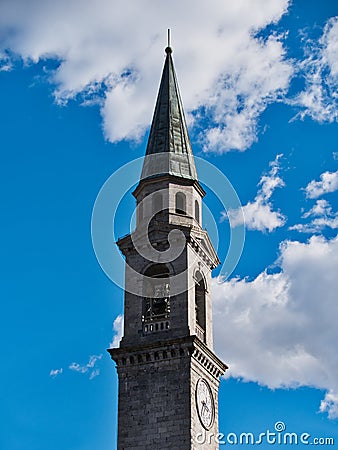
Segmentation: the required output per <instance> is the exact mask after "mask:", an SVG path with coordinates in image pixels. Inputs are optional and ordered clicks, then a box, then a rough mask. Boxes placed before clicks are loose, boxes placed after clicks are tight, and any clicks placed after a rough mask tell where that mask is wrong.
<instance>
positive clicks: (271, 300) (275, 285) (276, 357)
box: [213, 236, 338, 418]
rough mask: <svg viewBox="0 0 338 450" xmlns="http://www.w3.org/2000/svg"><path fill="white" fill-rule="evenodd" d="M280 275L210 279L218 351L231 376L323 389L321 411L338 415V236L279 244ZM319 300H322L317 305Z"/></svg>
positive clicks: (265, 383)
mask: <svg viewBox="0 0 338 450" xmlns="http://www.w3.org/2000/svg"><path fill="white" fill-rule="evenodd" d="M280 250H281V256H280V259H279V261H278V262H279V265H280V268H281V272H280V273H275V274H268V273H267V272H263V273H261V274H260V275H258V276H257V278H255V279H254V280H252V281H249V280H247V279H232V280H230V281H225V282H222V280H218V282H217V280H214V281H215V282H214V286H213V303H214V328H215V348H216V352H217V353H218V354H219V356H220V357H221V358H222V359H223V360H224V361H225V362H227V363H229V366H230V370H229V371H228V376H232V377H239V378H242V379H244V380H246V381H254V382H258V383H259V384H261V385H266V386H268V387H270V388H272V389H274V388H283V387H298V386H312V387H317V388H319V389H325V390H327V391H328V394H327V395H326V397H325V399H324V400H323V402H322V404H321V411H327V412H328V414H329V416H330V417H332V418H334V417H337V411H338V406H337V405H338V401H337V399H338V397H337V396H338V379H337V373H338V357H337V356H338V355H337V342H338V328H337V324H336V318H337V316H338V302H337V296H336V293H337V291H338V278H337V269H338V238H335V239H332V240H326V239H324V238H323V237H319V236H317V237H314V236H313V237H312V238H311V239H310V240H309V241H308V242H307V243H300V242H297V241H286V242H284V243H282V245H281V248H280ZM319 300H320V301H319Z"/></svg>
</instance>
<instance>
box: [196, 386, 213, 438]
mask: <svg viewBox="0 0 338 450" xmlns="http://www.w3.org/2000/svg"><path fill="white" fill-rule="evenodd" d="M196 406H197V412H198V416H199V418H200V421H201V423H202V425H203V427H204V428H206V429H207V430H209V429H210V428H211V426H212V424H213V422H214V417H215V405H214V399H213V397H212V392H211V389H210V386H209V384H208V383H207V381H206V380H204V379H203V378H200V379H199V380H198V382H197V386H196Z"/></svg>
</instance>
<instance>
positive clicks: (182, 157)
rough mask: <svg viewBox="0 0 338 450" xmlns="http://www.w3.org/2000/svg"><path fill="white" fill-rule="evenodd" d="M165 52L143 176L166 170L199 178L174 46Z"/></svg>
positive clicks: (182, 176)
mask: <svg viewBox="0 0 338 450" xmlns="http://www.w3.org/2000/svg"><path fill="white" fill-rule="evenodd" d="M165 52H166V59H165V63H164V67H163V73H162V79H161V84H160V89H159V92H158V96H157V101H156V106H155V112H154V116H153V121H152V125H151V129H150V135H149V140H148V145H147V150H146V157H145V161H144V165H143V169H142V175H141V179H145V178H150V177H155V176H161V175H166V174H167V175H174V176H177V177H181V178H187V179H191V180H197V173H196V167H195V162H194V157H193V153H192V149H191V144H190V139H189V135H188V129H187V124H186V120H185V116H184V110H183V105H182V100H181V96H180V92H179V87H178V83H177V78H176V74H175V69H174V64H173V59H172V56H171V55H172V49H171V47H167V48H166V49H165Z"/></svg>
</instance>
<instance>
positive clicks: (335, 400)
mask: <svg viewBox="0 0 338 450" xmlns="http://www.w3.org/2000/svg"><path fill="white" fill-rule="evenodd" d="M319 409H320V411H321V412H327V413H328V416H329V418H330V419H336V418H337V417H338V395H337V394H335V393H334V392H333V391H329V392H327V393H326V394H325V397H324V400H322V401H321V403H320V408H319Z"/></svg>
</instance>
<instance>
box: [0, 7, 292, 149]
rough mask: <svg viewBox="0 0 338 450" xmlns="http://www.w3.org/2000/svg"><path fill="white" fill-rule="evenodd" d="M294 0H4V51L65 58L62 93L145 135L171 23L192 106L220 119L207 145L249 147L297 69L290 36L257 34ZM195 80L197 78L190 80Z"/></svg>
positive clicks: (0, 11) (0, 26) (58, 75)
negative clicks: (288, 53)
mask: <svg viewBox="0 0 338 450" xmlns="http://www.w3.org/2000/svg"><path fill="white" fill-rule="evenodd" d="M288 6H289V0H269V1H266V0H239V1H236V2H224V1H222V0H210V1H208V2H196V1H195V0H187V1H185V2H181V1H179V0H172V2H171V3H170V8H168V7H167V5H166V4H164V3H163V2H151V3H150V2H149V1H147V0H139V1H137V2H135V1H131V0H125V1H122V0H83V1H82V2H81V3H79V2H78V1H77V0H59V1H54V0H34V1H33V0H31V1H27V0H2V2H1V4H0V32H1V36H2V49H1V48H0V51H3V50H4V49H9V50H10V51H11V52H14V53H15V54H17V55H20V56H22V58H24V60H25V62H26V63H36V62H37V61H40V60H44V59H48V58H57V59H58V60H59V61H60V64H59V66H58V67H57V68H56V69H55V71H54V72H52V73H50V79H51V81H52V82H53V83H55V84H56V89H55V96H56V98H57V100H58V101H60V102H61V103H62V102H65V101H67V99H69V98H73V97H76V96H77V95H78V94H81V96H82V97H83V96H84V98H86V97H87V98H89V99H92V98H93V95H94V96H95V95H96V96H97V98H98V99H99V101H100V105H101V114H102V119H103V127H104V132H105V135H106V137H107V138H108V139H109V140H110V141H112V142H115V141H119V140H123V139H131V138H134V139H137V138H139V137H140V136H141V135H142V134H143V133H144V131H145V129H146V127H148V126H149V124H150V120H151V114H152V110H153V105H154V102H155V97H156V90H157V86H158V82H159V77H160V71H161V67H160V66H161V52H162V48H163V47H164V44H165V31H166V29H167V27H168V26H170V27H171V28H172V42H173V44H174V47H175V46H176V47H177V52H175V55H174V56H175V62H176V66H177V71H178V75H179V80H180V84H181V88H182V93H183V97H184V103H185V107H186V109H187V111H190V112H192V111H195V113H196V115H195V120H196V122H197V123H198V117H201V118H202V119H203V118H204V116H205V115H206V116H207V117H208V118H209V119H210V120H211V121H212V123H213V125H212V126H211V127H210V128H209V129H208V130H207V134H206V138H205V142H204V144H205V148H206V149H207V150H208V151H209V150H210V151H218V152H224V151H227V150H229V149H231V148H234V149H238V150H245V149H246V148H248V147H249V146H250V145H251V144H252V142H253V141H254V140H256V134H257V121H258V119H259V116H260V114H261V113H262V112H263V111H264V109H265V108H266V107H267V105H268V104H269V103H271V102H273V101H275V100H276V99H277V98H279V97H280V96H281V95H282V94H283V93H284V92H285V91H286V90H287V88H288V85H289V81H290V77H291V75H292V72H293V67H292V63H291V62H289V61H287V60H286V58H285V50H284V48H283V44H282V37H280V36H277V35H275V34H270V35H269V36H267V38H266V39H265V40H262V39H260V38H257V37H255V36H256V35H257V32H259V31H260V30H262V29H264V28H265V27H266V26H267V25H269V24H272V23H277V22H278V21H279V20H280V18H281V16H282V15H283V14H284V13H285V12H286V11H287V9H288ZM191 80H193V83H192V82H191Z"/></svg>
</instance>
